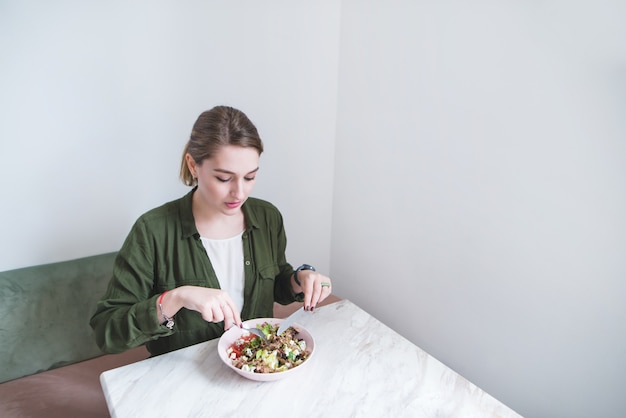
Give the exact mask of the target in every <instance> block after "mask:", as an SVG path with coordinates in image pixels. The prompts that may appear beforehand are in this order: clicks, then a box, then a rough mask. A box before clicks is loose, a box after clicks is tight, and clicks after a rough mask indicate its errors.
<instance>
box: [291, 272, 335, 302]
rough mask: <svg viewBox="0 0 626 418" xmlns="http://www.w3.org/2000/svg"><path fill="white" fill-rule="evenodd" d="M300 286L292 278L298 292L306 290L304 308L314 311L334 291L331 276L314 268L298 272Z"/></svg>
mask: <svg viewBox="0 0 626 418" xmlns="http://www.w3.org/2000/svg"><path fill="white" fill-rule="evenodd" d="M298 280H299V281H300V286H298V285H297V284H296V282H295V280H294V279H293V276H292V279H291V282H292V286H293V288H294V291H295V292H296V293H300V292H304V310H305V311H312V310H313V309H315V308H316V307H317V305H318V304H319V303H320V302H321V301H323V300H324V299H326V298H327V297H328V295H330V294H331V292H332V282H331V280H330V278H329V277H327V276H324V275H323V274H320V273H318V272H316V271H313V270H300V271H299V272H298Z"/></svg>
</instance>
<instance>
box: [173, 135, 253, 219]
mask: <svg viewBox="0 0 626 418" xmlns="http://www.w3.org/2000/svg"><path fill="white" fill-rule="evenodd" d="M185 158H186V159H187V165H188V166H189V170H190V171H191V174H192V175H193V176H194V177H196V178H197V179H198V190H196V193H195V194H197V195H198V197H199V202H200V203H201V205H202V206H203V209H204V210H207V211H209V212H212V213H214V214H217V213H221V214H224V215H234V214H237V213H239V212H240V211H241V205H243V203H244V202H245V201H246V199H248V196H250V193H251V192H252V189H253V188H254V181H255V178H256V174H257V171H258V169H259V153H258V151H257V150H256V149H254V148H249V147H239V146H235V145H227V146H224V147H222V148H221V149H220V150H219V151H218V152H217V153H216V154H215V155H214V156H213V157H212V158H209V159H206V160H204V161H202V163H201V164H196V162H195V161H194V160H193V158H192V157H191V155H189V154H187V155H186V157H185Z"/></svg>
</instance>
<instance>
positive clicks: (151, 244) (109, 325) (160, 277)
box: [90, 188, 301, 355]
mask: <svg viewBox="0 0 626 418" xmlns="http://www.w3.org/2000/svg"><path fill="white" fill-rule="evenodd" d="M194 192H195V188H194V189H193V190H191V191H190V192H189V193H188V194H187V195H185V196H184V197H182V198H180V199H178V200H175V201H172V202H169V203H166V204H165V205H163V206H161V207H158V208H156V209H153V210H151V211H149V212H147V213H145V214H144V215H142V216H141V217H140V218H139V219H138V220H137V221H136V222H135V224H134V225H133V227H132V229H131V231H130V233H129V234H128V237H127V238H126V240H125V242H124V244H123V246H122V248H121V249H120V251H119V253H118V254H117V257H116V259H115V264H114V267H113V277H112V279H111V281H110V283H109V286H108V289H107V291H106V294H105V295H104V297H103V298H102V299H101V300H100V301H99V302H98V304H97V308H96V312H95V314H94V315H93V317H92V318H91V321H90V324H91V326H92V328H93V329H94V331H95V335H96V341H97V343H98V345H99V347H100V348H101V349H102V350H103V351H104V352H106V353H119V352H122V351H125V350H127V349H130V348H133V347H137V346H139V345H142V344H146V347H147V348H148V351H150V353H152V354H153V355H158V354H162V353H165V352H168V351H172V350H176V349H179V348H182V347H186V346H189V345H192V344H196V343H199V342H202V341H207V340H210V339H213V338H217V337H219V336H220V335H221V334H222V333H223V332H224V322H221V323H208V322H206V321H205V320H204V319H202V316H201V315H200V314H199V313H198V312H196V311H191V310H187V309H185V308H183V309H181V310H180V311H178V313H177V314H176V315H175V317H174V320H175V322H176V325H175V326H174V329H172V330H170V329H168V328H167V327H166V326H165V325H162V324H159V323H158V319H157V318H158V316H157V312H156V305H157V298H158V297H159V295H160V294H161V293H162V292H164V291H165V290H169V289H174V288H176V287H179V286H183V285H192V286H203V287H209V288H218V289H219V288H220V285H219V282H218V279H217V277H216V275H215V272H214V271H213V267H212V266H211V261H210V260H209V257H208V256H207V253H206V250H205V248H204V246H203V245H202V242H201V240H200V234H199V233H198V230H197V229H196V225H195V222H194V218H193V213H192V210H191V198H192V195H193V193H194ZM242 210H243V213H244V217H245V223H246V229H245V231H244V233H243V235H242V241H243V254H244V276H245V283H244V305H243V308H242V312H241V316H242V319H243V320H246V319H251V318H263V317H267V318H271V317H272V316H273V306H274V301H276V302H279V303H281V304H288V303H291V302H293V301H296V300H300V299H301V298H299V297H298V296H297V295H296V294H295V293H294V292H293V289H292V287H291V280H290V278H291V275H292V273H293V267H292V266H291V265H290V264H289V263H287V261H286V259H285V248H286V246H287V239H286V236H285V230H284V227H283V219H282V216H281V214H280V212H279V211H278V209H276V207H274V206H273V205H272V204H271V203H269V202H265V201H263V200H259V199H255V198H248V200H246V202H245V203H244V204H243V206H242Z"/></svg>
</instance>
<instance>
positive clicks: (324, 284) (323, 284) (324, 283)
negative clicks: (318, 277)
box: [322, 282, 330, 287]
mask: <svg viewBox="0 0 626 418" xmlns="http://www.w3.org/2000/svg"><path fill="white" fill-rule="evenodd" d="M322 287H330V283H328V282H322Z"/></svg>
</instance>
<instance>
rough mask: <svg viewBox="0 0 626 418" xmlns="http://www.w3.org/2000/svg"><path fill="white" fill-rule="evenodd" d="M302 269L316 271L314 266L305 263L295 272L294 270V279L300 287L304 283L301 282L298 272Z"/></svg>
mask: <svg viewBox="0 0 626 418" xmlns="http://www.w3.org/2000/svg"><path fill="white" fill-rule="evenodd" d="M301 270H312V271H315V267H313V266H309V265H308V264H303V265H301V266H300V267H298V268H297V269H296V270H295V271H294V272H293V280H295V282H296V284H297V285H298V286H300V287H302V284H300V280H298V272H299V271H301Z"/></svg>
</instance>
